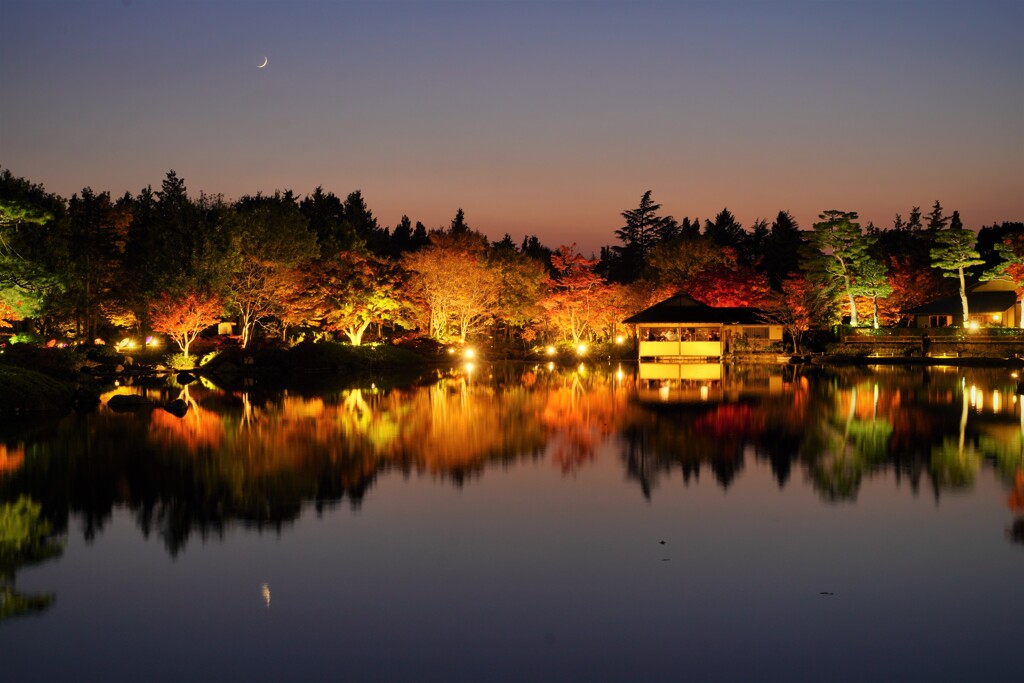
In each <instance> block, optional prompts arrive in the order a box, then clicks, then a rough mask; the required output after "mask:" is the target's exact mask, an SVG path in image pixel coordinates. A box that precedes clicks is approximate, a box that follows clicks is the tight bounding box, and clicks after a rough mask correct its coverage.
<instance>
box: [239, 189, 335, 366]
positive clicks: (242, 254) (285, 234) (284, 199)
mask: <svg viewBox="0 0 1024 683" xmlns="http://www.w3.org/2000/svg"><path fill="white" fill-rule="evenodd" d="M228 225H229V229H230V231H231V236H232V249H231V256H230V262H229V263H230V267H229V273H230V275H229V276H228V280H227V285H226V291H227V304H228V307H229V309H230V310H231V311H232V312H233V313H235V314H236V315H238V317H239V326H240V327H241V333H242V347H243V348H247V347H248V346H249V344H250V343H251V342H252V340H253V335H254V333H255V330H256V327H257V325H260V324H262V323H264V322H265V321H267V320H268V319H270V318H271V317H273V316H274V315H275V314H276V313H277V312H278V311H279V310H280V309H279V307H280V302H281V301H282V299H284V298H285V297H284V296H283V292H285V291H287V290H289V289H292V288H294V287H295V286H296V279H297V278H298V276H299V272H298V271H297V270H296V269H297V268H298V267H299V266H300V265H302V264H303V263H304V262H306V261H309V260H311V259H312V258H314V257H315V256H316V254H317V252H318V249H317V244H316V237H315V235H314V234H313V233H312V232H311V231H310V230H309V229H308V227H307V223H306V219H305V218H304V217H303V215H302V213H301V212H300V211H299V208H298V206H297V205H296V203H295V199H294V197H292V196H291V194H290V193H280V192H276V193H274V195H273V196H269V197H267V196H262V195H256V196H255V197H250V196H246V197H242V198H241V199H239V200H238V202H236V204H235V206H234V207H233V209H232V211H231V213H230V216H229V218H228Z"/></svg>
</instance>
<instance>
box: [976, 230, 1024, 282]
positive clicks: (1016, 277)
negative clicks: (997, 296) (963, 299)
mask: <svg viewBox="0 0 1024 683" xmlns="http://www.w3.org/2000/svg"><path fill="white" fill-rule="evenodd" d="M995 250H996V253H997V254H998V255H999V257H1000V259H1001V261H1000V262H999V263H998V264H996V266H995V267H994V268H991V269H990V270H988V271H986V273H985V275H984V276H983V279H985V280H993V279H996V278H1001V277H1008V278H1010V279H1011V280H1013V282H1014V284H1015V285H1016V286H1017V293H1018V294H1020V293H1021V291H1022V290H1024V232H1017V233H1015V234H1011V235H1008V236H1007V237H1005V238H1004V239H1003V241H1002V243H1001V244H997V245H996V248H995Z"/></svg>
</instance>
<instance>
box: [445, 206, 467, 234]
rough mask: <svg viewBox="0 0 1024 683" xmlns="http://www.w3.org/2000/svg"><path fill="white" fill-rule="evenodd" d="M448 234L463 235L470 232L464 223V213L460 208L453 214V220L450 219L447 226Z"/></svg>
mask: <svg viewBox="0 0 1024 683" xmlns="http://www.w3.org/2000/svg"><path fill="white" fill-rule="evenodd" d="M448 232H449V233H451V234H453V235H465V234H466V233H469V232H472V228H470V227H469V224H468V223H466V213H465V212H464V211H463V210H462V208H461V207H459V210H458V211H456V212H455V218H453V219H452V223H451V225H450V226H448Z"/></svg>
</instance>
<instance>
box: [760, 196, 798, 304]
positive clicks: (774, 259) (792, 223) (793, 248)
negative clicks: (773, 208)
mask: <svg viewBox="0 0 1024 683" xmlns="http://www.w3.org/2000/svg"><path fill="white" fill-rule="evenodd" d="M803 241H804V240H803V237H802V236H801V235H800V226H799V225H797V222H796V220H795V219H794V218H793V216H792V215H791V214H790V213H789V212H788V211H780V212H779V215H778V216H776V217H775V221H774V222H773V223H772V225H771V228H770V229H769V231H768V236H767V238H766V239H765V242H764V248H763V250H762V252H761V254H762V255H763V258H762V259H761V263H760V268H761V271H762V272H763V273H764V274H765V275H767V276H768V281H769V282H771V285H772V287H774V288H776V289H779V288H780V287H781V286H782V281H783V280H785V279H786V277H787V276H789V275H792V274H794V273H798V272H800V249H801V247H802V245H803Z"/></svg>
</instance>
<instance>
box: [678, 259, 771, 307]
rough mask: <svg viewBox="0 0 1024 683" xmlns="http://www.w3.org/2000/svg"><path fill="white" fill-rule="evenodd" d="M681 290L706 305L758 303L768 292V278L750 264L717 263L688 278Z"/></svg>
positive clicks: (747, 304)
mask: <svg viewBox="0 0 1024 683" xmlns="http://www.w3.org/2000/svg"><path fill="white" fill-rule="evenodd" d="M683 289H684V291H685V292H686V293H687V294H689V295H690V296H692V297H693V298H694V299H696V300H697V301H701V302H703V303H706V304H708V305H709V306H726V307H729V306H760V305H761V304H762V303H764V300H765V297H766V296H767V295H768V290H769V285H768V278H766V277H765V276H764V275H762V274H761V273H758V272H757V271H756V270H754V268H753V267H752V266H741V265H736V266H733V267H728V266H718V267H714V268H709V269H708V270H704V271H702V272H700V273H699V274H698V275H696V276H694V277H693V278H691V279H690V280H689V281H687V282H686V283H685V285H684V287H683Z"/></svg>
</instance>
